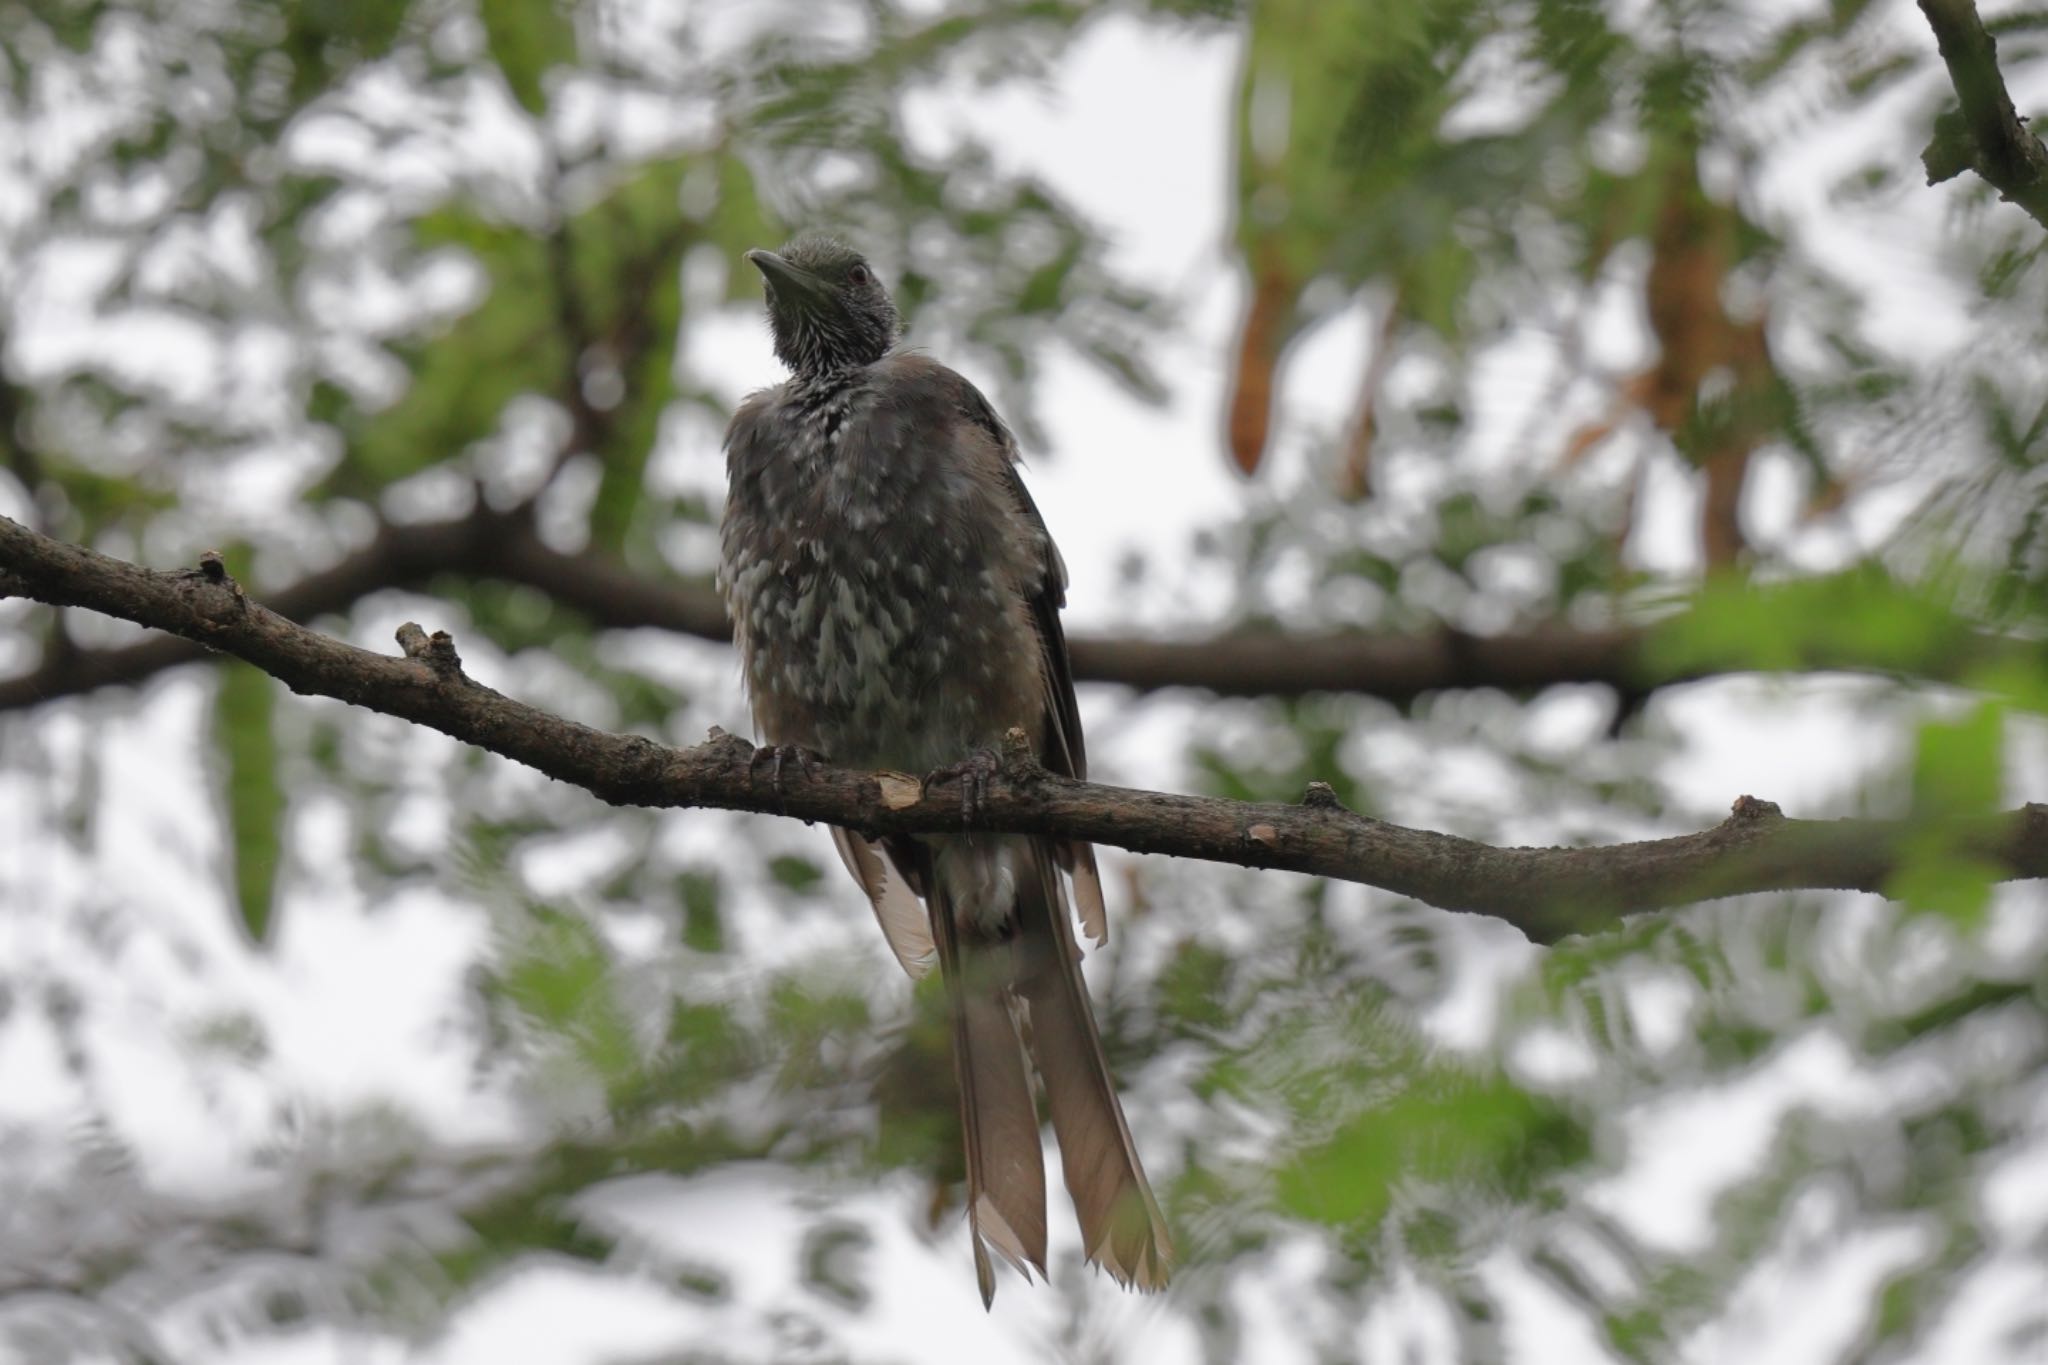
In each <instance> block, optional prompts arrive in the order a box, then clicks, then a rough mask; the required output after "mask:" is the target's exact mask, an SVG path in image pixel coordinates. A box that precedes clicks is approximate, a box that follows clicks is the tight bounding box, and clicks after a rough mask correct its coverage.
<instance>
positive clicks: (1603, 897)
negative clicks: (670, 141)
mask: <svg viewBox="0 0 2048 1365" xmlns="http://www.w3.org/2000/svg"><path fill="white" fill-rule="evenodd" d="M0 592H5V593H8V594H11V595H22V596H28V597H33V598H35V599H36V600H38V601H42V602H47V603H50V604H52V605H60V606H74V607H87V608H90V609H92V610H94V611H99V612H104V613H106V614H108V615H112V616H118V617H121V618H123V619H125V620H129V621H134V622H136V623H138V624H141V625H145V626H151V627H154V628H156V629H159V630H165V631H170V632H173V633H175V634H178V635H181V636H183V637H184V638H186V639H188V640H192V641H195V642H199V643H201V644H203V645H204V646H206V647H208V648H211V649H217V650H220V651H222V652H224V653H229V654H233V655H236V656H238V657H240V658H242V659H245V660H247V661H248V662H250V663H252V664H254V665H256V666H257V667H258V668H261V669H263V670H264V671H265V672H268V673H270V674H271V675H273V676H274V677H276V678H278V679H279V680H280V681H282V682H284V683H285V684H286V685H287V686H289V687H291V688H292V689H293V690H294V691H296V692H302V693H307V694H311V695H317V696H326V697H334V698H337V699H339V700H341V701H346V702H349V703H352V704H354V705H357V706H363V707H368V708H370V709H372V710H377V711H382V712H385V713H387V714H390V715H394V716H400V717H403V718H404V719H407V720H411V721H414V722H416V723H418V724H421V725H426V726H429V727H431V728H433V729H436V730H439V731H441V732H442V733H443V734H446V735H450V736H452V737H454V738H456V739H459V740H462V741H464V742H466V743H470V744H474V745H477V746H478V747H480V748H484V749H488V750H490V751H491V752H493V753H496V754H499V755H501V756H503V757H506V758H510V759H513V760H514V761H516V762H519V763H523V764H526V765H527V766H529V767H532V768H535V769H537V770H539V771H541V772H543V773H546V774H547V775H548V776H550V777H553V778H555V779H556V780H558V781H561V782H566V783H569V784H571V785H574V786H578V787H582V788H584V789H585V790H587V791H589V792H591V793H592V794H593V795H595V796H597V797H599V798H600V799H602V800H604V801H607V802H610V803H612V804H615V805H635V806H651V807H693V806H705V807H716V808H720V809H726V810H746V811H760V812H770V813H776V814H785V815H792V816H796V817H799V818H801V819H804V820H807V821H809V820H819V821H827V822H830V823H833V824H839V825H846V826H850V827H852V828H855V829H860V830H863V831H866V832H868V833H870V834H932V833H944V832H953V831H959V830H962V829H987V830H997V831H1005V832H1014V833H1031V834H1055V833H1056V834H1063V835H1067V836H1070V837H1076V838H1082V839H1087V840H1091V841H1093V842H1095V843H1101V844H1110V845H1114V846H1116V847H1120V848H1125V849H1130V850H1132V851H1134V852H1140V853H1164V854H1171V855H1174V856H1177V857H1187V858H1201V859H1206V860H1209V861H1213V862H1224V863H1235V864H1239V865H1242V866H1245V867H1257V868H1280V869H1285V870H1289V871H1294V872H1305V873H1311V874H1314V875H1318V876H1324V877H1335V878H1340V879H1343V880H1346V881H1356V882H1362V883H1366V884H1368V885H1372V886H1378V887H1382V888H1384V889H1386V890H1390V891H1394V892H1397V893H1399V894H1402V895H1407V896H1413V897H1415V898H1417V899H1419V900H1423V901H1427V902H1429V903H1431V904H1433V905H1437V906H1441V907H1443V908H1445V909H1451V910H1467V911H1475V912H1478V913H1482V914H1488V915H1492V916H1495V917H1497V918H1500V919H1503V920H1506V921H1507V922H1509V923H1511V924H1513V925H1515V926H1516V927H1517V928H1519V929H1521V930H1522V931H1523V932H1524V933H1526V934H1527V935H1528V936H1529V937H1530V938H1532V939H1534V940H1536V941H1538V942H1550V941H1553V940H1555V939H1558V938H1561V937H1563V936H1565V935H1567V934H1571V933H1577V932H1584V931H1587V930H1592V929H1598V928H1600V927H1603V926H1605V925H1607V924H1610V923H1611V922H1612V921H1613V920H1614V918H1615V917H1616V916H1618V915H1620V914H1623V913H1626V912H1630V911H1638V910H1649V909H1656V908H1663V907H1668V906H1673V905H1679V904H1684V903H1686V902H1689V901H1695V900H1701V899H1706V898H1710V897H1715V896H1725V895H1733V894H1738V893H1742V892H1751V891H1772V890H1791V889H1799V888H1816V889H1818V888H1840V889H1850V890H1861V891H1882V890H1884V889H1885V887H1886V884H1887V882H1888V880H1889V878H1890V876H1891V874H1892V872H1893V870H1894V868H1895V867H1896V866H1897V864H1898V862H1899V860H1900V857H1901V855H1902V852H1903V851H1904V850H1905V849H1906V847H1907V846H1908V845H1909V844H1911V845H1914V846H1916V847H1918V848H1920V849H1922V850H1924V848H1925V846H1926V844H1927V841H1928V840H1929V839H1930V837H1933V838H1944V837H1945V838H1948V839H1950V840H1952V841H1953V844H1954V846H1955V847H1956V848H1957V849H1958V850H1959V851H1960V852H1962V853H1964V854H1966V855H1967V856H1969V857H1972V858H1975V859H1979V860H1982V861H1983V862H1984V863H1985V864H1986V865H1987V866H1988V867H1990V868H1991V869H1993V870H1994V871H1995V874H1996V875H1997V876H1999V877H2001V878H2015V877H2029V878H2031V877H2041V876H2048V806H2037V805H2029V806H2027V807H2025V808H2023V809H2021V810H2019V811H2014V812H2007V813H2002V814H1998V815H1995V816H1987V817H1983V818H1980V819H1976V820H1972V821H1961V822H1959V821H1948V822H1940V821H1935V820H1930V819H1923V820H1919V821H1886V820H1835V821H1809V820H1790V819H1786V818H1785V817H1784V816H1783V814H1782V813H1781V812H1780V811H1779V810H1778V808H1777V807H1776V806H1775V805H1772V804H1771V803H1769V802H1766V801H1757V800H1755V799H1753V798H1749V797H1744V798H1742V800H1740V801H1738V802H1737V803H1736V806H1735V810H1734V813H1733V814H1732V815H1731V816H1730V817H1729V819H1728V820H1726V821H1724V822H1723V823H1721V824H1720V825H1717V826H1715V827H1714V828H1712V829H1709V830H1704V831H1701V832H1699V833H1696V834H1689V835H1683V836H1679V837H1676V838H1668V839H1655V840H1647V841H1643V842H1639V843H1632V844H1615V845H1609V846H1605V847H1598V848H1495V847H1492V846H1489V845H1486V844H1481V843H1477V842H1474V841H1472V840H1469V839H1461V838H1458V837H1456V836H1453V835H1447V834H1439V833H1435V832H1432V831H1428V830H1418V829H1408V828H1404V827H1402V826H1399V825H1391V824H1386V823H1384V822H1382V821H1378V820H1372V819H1368V818H1366V817H1364V816H1360V815H1357V814H1355V813H1353V812H1351V811H1349V810H1346V809H1344V808H1343V807H1342V806H1340V805H1339V804H1338V803H1337V801H1336V799H1335V797H1334V796H1333V795H1331V794H1330V793H1329V791H1328V789H1327V788H1324V787H1320V786H1314V787H1311V788H1310V790H1309V792H1308V794H1307V795H1306V797H1305V798H1304V800H1303V801H1302V803H1301V804H1299V805H1279V804H1272V803H1251V802H1240V801H1228V800H1222V799H1219V798H1214V797H1198V796H1179V795H1172V794H1168V793H1162V792H1150V791H1137V790H1132V789H1128V788H1122V787H1113V786H1107V785H1103V784H1099V783H1091V782H1074V781H1069V780H1066V779H1062V778H1057V777H1054V776H1052V775H1050V774H1048V773H1045V772H1043V771H1042V770H1040V769H1038V768H1037V766H1036V765H1035V764H1034V763H1032V762H1031V761H1030V759H1029V757H1028V755H1027V754H1026V752H1025V751H1023V750H1022V748H1021V746H1018V747H1016V748H1013V750H1012V752H1010V753H1009V754H1007V755H1006V762H1005V765H1004V768H1003V771H1002V772H1001V774H1000V775H999V776H997V777H996V778H995V779H994V780H993V781H992V783H991V784H990V787H989V790H988V791H987V793H986V797H985V799H983V800H982V801H980V802H979V803H978V807H977V809H976V810H974V811H973V812H972V813H970V812H969V811H968V810H967V809H966V806H965V803H964V802H963V800H962V795H961V793H960V791H959V789H958V787H957V784H956V781H955V780H954V779H946V780H943V781H939V782H935V783H932V784H930V785H929V787H926V786H925V785H924V784H921V783H920V782H919V781H918V780H917V779H915V778H911V777H905V776H902V775H894V774H875V773H861V772H853V771H849V770H843V769H833V768H815V769H812V770H810V771H800V770H799V769H798V767H797V766H796V765H791V766H790V767H789V769H788V770H787V771H783V772H779V773H778V774H777V777H776V778H775V779H770V777H769V776H768V769H767V768H766V767H765V766H764V765H762V764H761V763H759V762H758V761H757V760H758V758H759V757H760V754H759V752H758V751H756V750H755V749H754V747H753V746H752V745H750V744H748V743H747V742H745V741H744V740H741V739H738V738H735V737H733V736H731V735H725V734H723V733H714V734H713V736H712V737H711V739H710V740H708V741H707V742H706V743H703V744H699V745H695V746H693V747H691V748H688V749H674V748H670V747H668V746H666V745H663V744H659V743H656V742H655V741H653V740H650V739H647V738H645V737H642V736H639V735H622V734H612V733H607V732H605V731H602V730H597V729H594V728H592V727H590V726H586V725H581V724H578V723H577V722H574V721H570V720H565V719H563V718H561V717H559V716H554V715H550V714H549V713H547V712H545V711H542V710H539V709H538V708H536V707H532V706H528V705H526V704H525V703H523V702H519V701H516V700H514V699H512V698H510V697H506V696H504V695H503V694H501V693H499V692H496V691H494V690H492V689H491V688H489V687H486V686H483V685H482V684H480V683H478V682H476V681H474V680H473V679H471V678H470V677H468V675H467V674H465V673H464V672H463V670H462V666H461V661H460V659H459V658H458V657H457V655H456V651H455V647H454V641H453V640H452V638H451V637H449V636H448V635H447V634H446V633H443V632H436V633H435V634H434V635H432V636H431V637H430V636H428V635H427V634H426V633H425V632H424V631H422V630H420V628H419V627H417V626H414V625H410V624H408V625H407V626H406V627H405V628H403V629H402V630H401V631H400V632H399V639H400V643H401V644H402V645H403V646H404V649H405V656H404V657H393V656H388V655H381V654H375V653H372V652H370V651H368V650H364V649H359V648H357V647H355V646H353V645H350V644H346V643H344V642H342V641H340V640H336V639H333V638H331V637H328V636H325V635H321V634H319V633H317V632H315V631H312V630H309V629H307V628H305V627H304V626H301V625H299V624H297V623H295V622H293V621H291V620H289V619H288V618H286V617H285V616H283V615H281V614H280V613H278V612H275V611H272V610H270V609H268V608H266V607H263V606H260V605H258V604H257V603H255V602H253V601H251V600H250V599H249V598H248V596H247V595H246V594H245V593H244V592H243V591H242V589H241V587H240V585H239V584H237V583H236V582H235V581H234V580H233V579H232V578H231V577H229V576H228V574H227V572H226V569H225V567H224V566H223V565H222V563H221V561H220V559H219V558H218V557H217V556H208V557H207V558H205V559H204V560H202V562H201V565H200V567H199V568H198V569H195V570H187V571H182V572H157V571H152V570H148V569H143V568H139V567H137V566H135V565H133V564H129V563H126V562H124V561H121V560H117V559H113V558H111V557H109V556H106V555H102V554H99V553H97V552H96V551H92V550H88V549H84V548H82V547H79V546H75V545H69V544H66V543H64V542H62V541H58V540H53V539H51V538H50V537H48V536H44V535H40V534H38V533H37V532H34V531H31V530H29V529H28V528H27V527H24V526H22V525H20V524H18V523H16V522H14V521H11V520H8V519H7V518H4V517H0Z"/></svg>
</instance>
